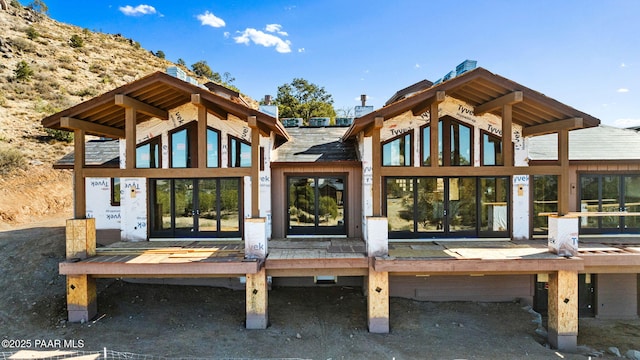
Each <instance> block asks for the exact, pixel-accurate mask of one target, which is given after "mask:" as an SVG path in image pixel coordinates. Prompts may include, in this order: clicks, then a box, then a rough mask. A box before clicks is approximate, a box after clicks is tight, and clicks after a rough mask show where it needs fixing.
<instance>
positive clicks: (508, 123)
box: [502, 104, 514, 166]
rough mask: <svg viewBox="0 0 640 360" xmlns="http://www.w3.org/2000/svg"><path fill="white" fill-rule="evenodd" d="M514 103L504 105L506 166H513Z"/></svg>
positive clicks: (503, 155) (503, 152)
mask: <svg viewBox="0 0 640 360" xmlns="http://www.w3.org/2000/svg"><path fill="white" fill-rule="evenodd" d="M512 117H513V105H511V104H506V105H503V106H502V161H503V163H504V166H513V164H514V162H513V140H512V138H513V127H512Z"/></svg>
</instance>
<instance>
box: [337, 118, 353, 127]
mask: <svg viewBox="0 0 640 360" xmlns="http://www.w3.org/2000/svg"><path fill="white" fill-rule="evenodd" d="M352 123H353V118H352V117H337V118H336V126H351V124H352Z"/></svg>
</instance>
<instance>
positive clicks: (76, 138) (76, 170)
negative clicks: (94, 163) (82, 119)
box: [73, 130, 87, 219]
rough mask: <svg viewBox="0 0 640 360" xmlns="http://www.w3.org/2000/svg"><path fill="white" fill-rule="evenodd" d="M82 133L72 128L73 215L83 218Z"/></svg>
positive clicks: (83, 153)
mask: <svg viewBox="0 0 640 360" xmlns="http://www.w3.org/2000/svg"><path fill="white" fill-rule="evenodd" d="M84 135H85V132H84V130H74V132H73V154H74V158H73V186H74V197H73V217H74V218H76V219H84V218H85V217H86V216H87V188H86V184H85V181H84V164H85V142H84V141H85V139H84Z"/></svg>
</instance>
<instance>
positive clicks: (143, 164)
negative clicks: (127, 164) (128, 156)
mask: <svg viewBox="0 0 640 360" xmlns="http://www.w3.org/2000/svg"><path fill="white" fill-rule="evenodd" d="M161 164H162V162H161V161H160V137H159V136H157V137H155V138H153V139H151V140H147V141H145V142H143V143H141V144H139V145H138V146H136V168H138V169H155V168H159V167H161V166H160V165H161Z"/></svg>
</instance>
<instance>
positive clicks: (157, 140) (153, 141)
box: [136, 136, 162, 169]
mask: <svg viewBox="0 0 640 360" xmlns="http://www.w3.org/2000/svg"><path fill="white" fill-rule="evenodd" d="M146 145H150V147H149V159H150V160H149V167H140V164H139V163H138V149H139V148H141V147H143V146H146ZM153 145H156V147H157V149H158V159H157V160H158V163H157V164H156V166H155V167H153V166H151V162H152V161H151V159H152V158H153V156H151V155H152V154H153V152H152V151H151V150H152V149H153ZM160 168H162V136H156V137H153V138H151V139H148V140H145V141H143V142H141V143H139V144H137V145H136V169H160Z"/></svg>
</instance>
